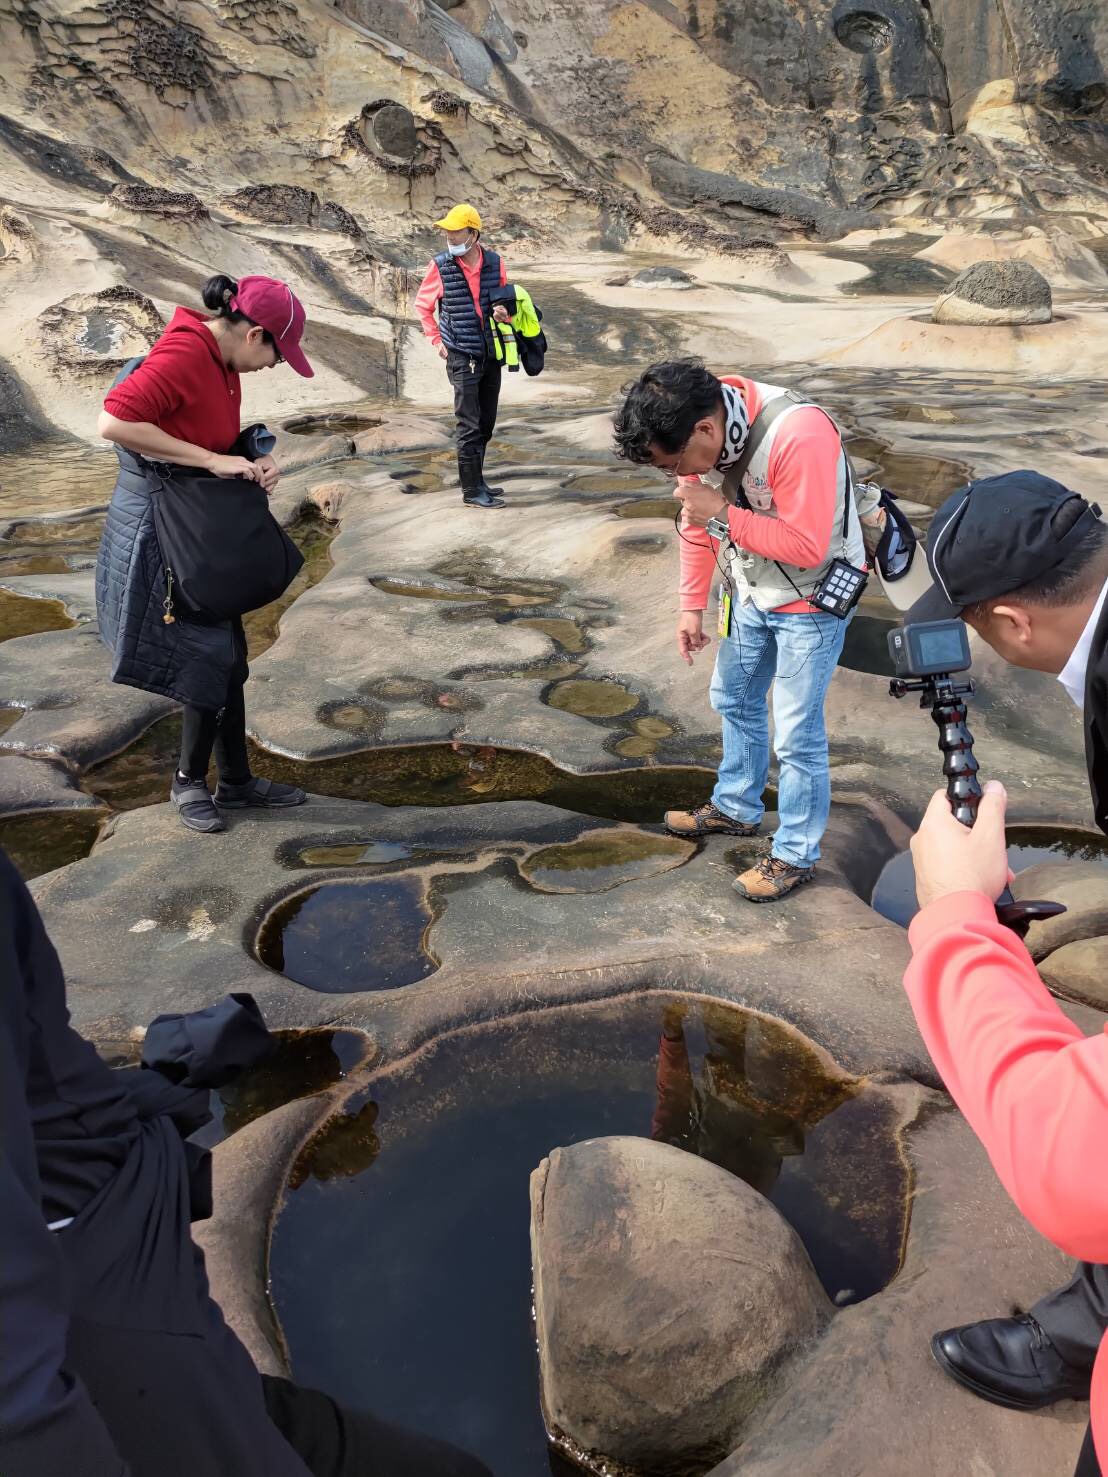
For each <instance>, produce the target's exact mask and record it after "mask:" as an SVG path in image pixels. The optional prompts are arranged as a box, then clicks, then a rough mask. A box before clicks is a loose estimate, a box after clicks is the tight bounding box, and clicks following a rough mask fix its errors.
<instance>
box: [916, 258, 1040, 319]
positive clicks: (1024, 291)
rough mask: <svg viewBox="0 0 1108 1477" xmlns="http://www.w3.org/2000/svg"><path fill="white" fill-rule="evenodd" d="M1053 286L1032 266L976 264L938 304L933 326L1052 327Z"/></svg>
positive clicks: (1006, 263) (991, 262) (957, 279)
mask: <svg viewBox="0 0 1108 1477" xmlns="http://www.w3.org/2000/svg"><path fill="white" fill-rule="evenodd" d="M1051 316H1052V301H1051V294H1050V283H1049V282H1048V281H1047V280H1046V278H1045V277H1044V276H1043V275H1042V273H1041V272H1037V271H1036V270H1035V268H1034V267H1033V266H1031V264H1030V263H1029V262H998V261H985V262H974V264H973V266H972V267H967V268H966V270H965V271H964V272H959V274H958V276H957V277H955V279H954V281H953V282H952V283H951V284H950V286H949V287H947V288H946V290H945V291H944V292H943V293H942V294H941V295H940V296H939V298H938V299H937V300H936V302H935V307H934V310H933V311H932V314H931V320H932V322H933V323H966V324H973V325H976V326H978V327H980V326H982V325H989V326H993V325H996V324H1021V323H1049V322H1050V320H1051Z"/></svg>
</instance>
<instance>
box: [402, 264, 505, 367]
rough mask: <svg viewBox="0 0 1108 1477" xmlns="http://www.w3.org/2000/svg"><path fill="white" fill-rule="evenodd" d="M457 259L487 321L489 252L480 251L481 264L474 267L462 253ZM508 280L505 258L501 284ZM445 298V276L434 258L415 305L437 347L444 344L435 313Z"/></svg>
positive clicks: (478, 307)
mask: <svg viewBox="0 0 1108 1477" xmlns="http://www.w3.org/2000/svg"><path fill="white" fill-rule="evenodd" d="M454 260H455V261H456V262H457V263H458V265H459V267H461V269H462V273H463V275H464V276H465V279H466V281H467V282H468V283H469V290H470V292H471V293H472V294H473V306H474V307H475V308H476V309H477V316H478V318H480V319H482V321H483V320H484V316H485V315H484V314H483V313H482V312H481V268H482V266H483V265H484V262H485V253H484V251H481V252H480V253H479V254H478V257H477V263H476V265H475V266H472V267H471V266H469V265H468V263H466V262H465V261H463V260H462V258H461V257H460V256H459V257H455V258H454ZM507 283H508V264H507V262H506V261H505V260H504V258H503V257H501V258H500V285H501V287H506V286H507ZM441 301H442V275H441V273H440V272H439V268H438V263H437V262H436V261H435V259H434V257H432V258H431V265H430V266H429V267H428V268H427V272H426V275H425V276H424V278H423V281H422V282H421V283H420V284H419V291H418V292H417V293H416V296H415V307H416V312H417V313H418V314H419V321H420V322H421V323H422V324H423V332H424V333H425V334H426V335H427V337H428V338H429V339H430V340H431V343H432V344H433V345H434V347H435V348H436V349H437V348H438V346H439V345H440V344H441V343H442V335H441V334H440V333H439V320H438V319H437V318H436V316H435V314H436V312H437V311H438V306H439V303H440V302H441Z"/></svg>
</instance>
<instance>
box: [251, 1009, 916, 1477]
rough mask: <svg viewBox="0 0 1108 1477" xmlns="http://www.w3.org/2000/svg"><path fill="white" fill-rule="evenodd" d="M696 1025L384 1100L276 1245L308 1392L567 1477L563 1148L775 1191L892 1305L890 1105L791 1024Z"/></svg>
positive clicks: (488, 1038)
mask: <svg viewBox="0 0 1108 1477" xmlns="http://www.w3.org/2000/svg"><path fill="white" fill-rule="evenodd" d="M686 1006H687V1002H686V1004H685V1006H682V1004H680V1003H679V1002H678V1001H675V1000H674V999H673V998H672V997H665V996H646V997H644V996H635V997H630V998H626V999H622V1000H619V1001H614V1002H604V1003H601V1004H599V1005H592V1006H583V1007H575V1008H564V1009H560V1010H551V1011H544V1012H542V1013H539V1014H534V1015H528V1016H521V1017H516V1018H514V1019H511V1020H509V1021H506V1022H501V1023H497V1024H496V1025H495V1026H488V1027H484V1028H479V1029H469V1030H465V1031H461V1032H459V1033H457V1034H455V1035H453V1036H450V1037H447V1038H445V1039H443V1040H441V1041H439V1042H437V1043H433V1044H432V1046H431V1047H430V1048H428V1049H427V1050H425V1051H424V1052H422V1053H420V1054H419V1055H418V1056H417V1057H416V1058H415V1059H414V1060H413V1061H412V1062H411V1063H409V1064H408V1065H406V1066H404V1065H402V1066H401V1067H400V1068H397V1069H395V1070H394V1071H392V1072H390V1073H386V1074H383V1075H382V1076H381V1077H379V1078H378V1080H377V1082H376V1083H375V1084H374V1085H373V1087H372V1089H371V1091H369V1092H367V1094H366V1095H365V1097H364V1098H362V1099H358V1100H356V1101H355V1102H354V1103H353V1104H351V1106H350V1109H349V1115H350V1116H349V1119H348V1120H347V1121H346V1122H345V1123H340V1124H339V1125H336V1126H334V1127H332V1128H331V1129H329V1130H327V1131H325V1132H324V1133H323V1134H322V1135H321V1136H319V1137H318V1138H317V1139H316V1141H315V1142H314V1143H313V1144H312V1145H310V1146H309V1149H308V1151H307V1152H306V1153H305V1154H304V1155H303V1156H302V1158H301V1160H300V1162H299V1163H298V1165H297V1167H296V1171H295V1175H294V1183H295V1185H296V1186H297V1188H296V1189H295V1190H294V1191H293V1193H291V1194H290V1195H289V1197H288V1199H287V1202H286V1204H285V1206H284V1208H283V1210H282V1212H281V1214H280V1217H279V1219H278V1222H277V1225H276V1228H275V1232H274V1239H273V1245H272V1254H271V1264H270V1273H271V1278H272V1291H273V1297H274V1300H275V1305H276V1307H277V1310H278V1313H279V1315H280V1318H281V1321H282V1324H283V1326H284V1330H285V1333H286V1336H287V1338H288V1341H289V1346H290V1349H291V1352H292V1366H293V1374H294V1377H295V1378H297V1379H299V1380H302V1381H304V1382H306V1383H308V1384H315V1385H319V1386H322V1387H324V1388H326V1389H328V1390H330V1391H331V1392H332V1393H334V1394H335V1395H336V1396H338V1397H339V1398H340V1399H345V1400H348V1401H350V1402H351V1403H358V1402H363V1403H366V1404H369V1405H372V1406H373V1407H375V1408H376V1409H378V1410H383V1411H388V1412H389V1414H390V1417H391V1418H392V1419H395V1420H397V1421H401V1422H403V1423H406V1424H409V1425H412V1426H416V1427H418V1428H420V1429H422V1430H425V1431H427V1432H428V1433H431V1434H435V1435H439V1436H442V1437H444V1438H448V1439H453V1440H455V1441H457V1442H459V1443H460V1444H461V1445H463V1446H467V1447H469V1448H470V1449H472V1450H473V1451H475V1452H477V1453H478V1454H480V1455H481V1456H483V1457H484V1459H485V1460H486V1461H487V1462H488V1463H489V1464H490V1465H491V1467H492V1468H493V1470H494V1471H495V1472H496V1473H497V1474H498V1477H540V1474H547V1473H548V1472H549V1470H550V1468H549V1465H548V1453H547V1444H546V1439H545V1433H544V1431H543V1428H542V1422H541V1418H540V1415H539V1410H538V1401H537V1360H536V1355H535V1333H534V1325H533V1322H532V1318H531V1263H530V1249H529V1234H528V1224H529V1201H528V1182H529V1177H530V1174H531V1172H532V1170H533V1169H535V1168H536V1167H537V1165H538V1164H539V1162H540V1160H541V1159H542V1158H543V1157H544V1156H545V1155H546V1154H548V1153H549V1152H550V1150H551V1149H553V1148H554V1147H556V1146H559V1145H566V1144H570V1143H574V1142H577V1141H579V1140H581V1139H585V1138H592V1137H596V1136H598V1135H604V1134H638V1135H641V1136H643V1137H644V1138H648V1137H651V1136H654V1137H657V1138H660V1139H663V1140H665V1141H668V1142H671V1143H674V1144H676V1145H678V1146H679V1147H681V1148H684V1149H686V1150H688V1151H689V1152H692V1153H696V1154H699V1155H702V1156H703V1157H705V1158H708V1159H710V1160H712V1161H713V1162H715V1163H717V1164H719V1165H721V1166H722V1167H723V1168H725V1169H727V1170H728V1171H729V1172H731V1173H733V1174H738V1175H741V1176H742V1177H743V1178H745V1179H746V1180H748V1181H749V1182H750V1183H751V1184H753V1185H755V1186H757V1188H758V1189H759V1190H761V1191H762V1192H763V1193H764V1194H766V1195H768V1196H769V1198H770V1199H771V1200H772V1201H773V1203H774V1204H775V1205H776V1206H777V1207H778V1209H779V1210H780V1211H781V1212H782V1214H783V1215H785V1216H786V1218H787V1219H788V1220H789V1221H790V1222H791V1223H792V1224H793V1226H794V1227H795V1228H796V1229H797V1230H798V1232H799V1234H800V1235H801V1237H802V1239H803V1240H804V1243H805V1245H806V1246H807V1248H808V1252H809V1255H810V1256H811V1257H812V1260H813V1263H814V1265H815V1267H816V1270H817V1272H818V1273H819V1275H820V1277H821V1279H822V1281H823V1283H824V1286H825V1287H826V1288H827V1289H828V1291H829V1293H831V1294H832V1295H833V1296H838V1297H839V1299H840V1301H851V1300H854V1299H856V1298H859V1297H864V1296H867V1295H869V1294H872V1293H873V1292H875V1291H876V1290H877V1289H878V1288H880V1287H881V1286H883V1285H884V1283H885V1282H886V1281H887V1280H888V1279H889V1278H890V1277H891V1276H892V1275H893V1274H894V1273H895V1271H896V1268H897V1265H898V1262H899V1256H900V1247H901V1237H902V1231H903V1221H904V1205H905V1195H906V1191H907V1185H906V1181H905V1170H904V1166H903V1163H902V1160H901V1158H900V1156H899V1154H898V1152H897V1150H896V1146H895V1143H894V1138H893V1132H892V1126H891V1124H890V1122H889V1121H888V1119H887V1116H886V1112H885V1109H884V1107H883V1105H881V1104H880V1103H878V1102H876V1100H875V1099H873V1098H872V1097H871V1096H870V1095H868V1094H864V1093H863V1094H862V1095H861V1096H857V1095H855V1092H856V1089H855V1086H854V1084H853V1082H852V1080H851V1079H848V1078H842V1077H838V1076H835V1075H833V1074H829V1073H828V1072H827V1071H826V1069H825V1067H824V1066H823V1063H822V1059H821V1058H819V1057H818V1056H817V1054H816V1053H815V1052H814V1050H813V1049H812V1048H811V1046H810V1045H808V1044H807V1043H806V1042H804V1040H803V1038H801V1037H799V1036H798V1035H796V1034H795V1033H793V1032H791V1031H789V1030H787V1029H786V1028H784V1027H783V1026H781V1025H780V1024H779V1023H776V1022H774V1021H771V1020H768V1019H767V1018H765V1017H760V1016H752V1015H750V1014H748V1013H746V1012H743V1011H741V1010H739V1009H737V1008H735V1007H732V1006H725V1005H721V1004H704V1005H697V1004H693V1006H692V1008H691V1009H688V1011H687V1013H686ZM663 1033H664V1040H663ZM346 1149H349V1154H348V1155H347V1153H346ZM344 1165H345V1172H344Z"/></svg>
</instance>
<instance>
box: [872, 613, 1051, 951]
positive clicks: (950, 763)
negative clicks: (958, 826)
mask: <svg viewBox="0 0 1108 1477" xmlns="http://www.w3.org/2000/svg"><path fill="white" fill-rule="evenodd" d="M955 626H957V627H960V628H961V629H960V631H959V632H955V631H953V630H951V629H950V628H952V627H955ZM939 627H943V628H944V629H943V630H939ZM956 642H957V643H959V644H960V649H959V650H957V651H956V650H955V649H954V647H955V643H956ZM889 650H890V652H891V654H892V657H893V662H894V665H895V666H896V668H897V670H898V671H905V672H907V673H909V674H910V675H911V677H912V678H913V679H914V680H910V681H905V680H904V678H902V677H894V678H893V680H892V681H891V682H890V683H889V693H890V696H892V697H895V698H902V697H904V696H906V694H908V693H909V692H918V693H919V694H920V700H919V705H920V707H921V708H930V709H931V717H932V720H933V721H934V723H935V724H936V726H937V727H938V730H939V748H940V750H941V751H942V756H943V774H944V775H945V776H946V794H947V799H948V800H949V801H950V808H951V810H952V811H953V812H954V818H955V820H958V821H961V823H962V825H963V826H972V825H973V823H974V821H975V820H976V819H977V807H978V805H979V804H980V803H981V785H980V782H979V781H978V778H977V769H978V765H977V760H976V759H975V758H974V754H973V734H972V733H970V731H969V728H968V726H967V724H966V717H967V711H966V699H967V698H970V697H972V696H973V693H974V690H975V689H974V684H973V681H972V680H971V679H970V678H966V680H965V681H963V682H958V681H956V680H955V678H954V676H953V675H952V673H953V672H954V671H965V670H966V668H967V667H968V666H969V664H970V656H969V643H968V641H967V639H966V635H965V628H964V627H963V626H962V623H961V621H935V622H931V623H929V625H927V626H924V625H919V626H915V627H912V626H905V627H903V628H902V629H900V630H897V631H891V632H890V633H889ZM929 652H930V653H931V654H932V655H934V656H935V657H940V656H941V657H942V658H943V659H945V660H946V661H947V664H948V666H949V668H950V669H951V670H948V671H930V672H928V671H927V670H926V669H927V666H928V665H929V662H928V653H929ZM921 670H922V672H923V675H918V674H920V673H921ZM1065 911H1066V909H1065V905H1064V904H1063V903H1052V902H1046V901H1031V900H1025V901H1019V902H1017V901H1016V899H1015V898H1014V897H1013V896H1012V892H1011V889H1010V888H1008V887H1006V888H1005V889H1004V891H1003V892H1002V893H1001V894H1000V897H999V898H997V901H996V916H997V919H998V921H999V922H1001V923H1003V924H1004V926H1005V928H1010V929H1011V930H1012V932H1013V933H1015V934H1016V935H1017V936H1018V937H1019V938H1021V939H1022V938H1026V936H1027V930H1028V929H1029V928H1030V926H1031V924H1032V923H1035V922H1037V921H1038V920H1039V919H1042V918H1054V917H1056V916H1057V915H1058V914H1059V913H1064V912H1065Z"/></svg>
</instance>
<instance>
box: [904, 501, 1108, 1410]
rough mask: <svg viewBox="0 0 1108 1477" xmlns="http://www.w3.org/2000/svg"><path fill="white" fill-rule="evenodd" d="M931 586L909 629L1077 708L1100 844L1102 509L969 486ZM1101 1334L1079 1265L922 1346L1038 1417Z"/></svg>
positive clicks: (1105, 810)
mask: <svg viewBox="0 0 1108 1477" xmlns="http://www.w3.org/2000/svg"><path fill="white" fill-rule="evenodd" d="M927 563H928V567H929V569H930V571H931V576H932V579H933V580H934V584H933V586H932V588H931V589H930V590H929V591H928V592H927V593H926V594H925V595H923V596H922V597H921V598H920V599H919V600H917V601H916V603H915V604H914V605H913V606H912V608H911V610H910V611H909V612H908V614H907V616H906V617H905V621H906V622H910V621H932V620H949V619H951V618H954V617H958V616H961V617H962V618H963V619H964V620H965V621H966V622H967V624H968V625H970V626H972V627H973V629H974V630H975V631H976V632H977V634H978V635H979V636H980V637H981V639H982V640H983V641H985V642H987V643H988V645H989V646H991V647H992V648H993V649H994V650H995V651H997V652H999V653H1000V655H1001V656H1003V657H1004V658H1005V659H1006V660H1007V661H1009V662H1011V663H1012V664H1013V665H1014V666H1018V667H1028V668H1031V669H1033V670H1035V671H1039V672H1053V673H1054V674H1055V675H1056V676H1057V678H1058V680H1059V682H1061V683H1062V685H1063V686H1064V687H1065V689H1066V691H1067V692H1068V693H1069V694H1070V696H1071V697H1072V698H1073V701H1074V703H1075V704H1076V705H1077V707H1078V708H1079V709H1081V710H1082V712H1083V715H1084V723H1085V752H1086V760H1087V764H1088V770H1089V784H1090V787H1091V790H1092V796H1093V809H1094V813H1095V816H1096V822H1097V825H1098V826H1099V827H1100V829H1101V830H1102V831H1105V832H1106V833H1108V609H1106V608H1105V595H1106V593H1108V524H1105V523H1104V522H1103V521H1102V519H1101V515H1100V508H1099V507H1098V506H1097V505H1096V504H1095V503H1089V502H1087V501H1086V500H1085V498H1083V497H1081V496H1080V495H1079V494H1078V493H1076V492H1073V491H1071V490H1070V489H1069V488H1068V487H1063V486H1062V484H1061V483H1059V482H1054V481H1052V480H1051V479H1050V478H1049V477H1042V476H1040V475H1039V474H1038V473H1037V472H1007V473H1005V474H1004V475H1002V476H998V477H986V478H983V479H982V480H981V481H979V482H971V483H970V484H969V486H968V487H963V488H960V489H959V490H958V491H957V492H955V493H953V494H952V495H951V496H950V497H949V498H947V500H946V502H945V503H943V505H942V507H941V508H940V509H939V510H938V512H937V513H936V514H935V518H934V520H933V522H932V524H931V528H930V530H929V532H928V536H927ZM1106 1328H1108V1267H1105V1266H1096V1265H1093V1264H1091V1263H1088V1262H1083V1263H1080V1264H1079V1265H1078V1268H1077V1271H1076V1273H1075V1275H1074V1277H1073V1279H1072V1280H1071V1281H1070V1282H1069V1283H1068V1285H1067V1286H1065V1287H1063V1288H1060V1289H1059V1290H1058V1291H1057V1292H1053V1293H1050V1294H1049V1295H1048V1296H1047V1297H1045V1298H1043V1299H1042V1300H1041V1301H1040V1302H1038V1303H1036V1304H1035V1306H1034V1307H1033V1308H1032V1309H1031V1310H1030V1312H1028V1313H1025V1314H1023V1315H1021V1316H1019V1317H1014V1318H989V1319H985V1320H984V1321H983V1322H980V1323H970V1324H966V1325H964V1326H963V1327H961V1328H951V1329H947V1330H945V1331H944V1332H943V1333H938V1334H936V1335H935V1336H934V1338H933V1339H932V1340H931V1348H932V1350H933V1352H934V1355H935V1358H936V1359H937V1360H938V1362H939V1364H940V1365H941V1367H942V1368H943V1369H944V1370H945V1371H946V1373H947V1374H949V1375H950V1376H951V1377H952V1378H953V1379H955V1380H957V1381H958V1383H959V1384H961V1385H964V1386H965V1387H966V1388H967V1389H969V1390H972V1391H973V1392H974V1394H976V1395H980V1396H982V1397H983V1398H984V1399H986V1400H991V1401H993V1402H994V1403H995V1404H997V1405H1004V1406H1008V1407H1009V1408H1011V1409H1014V1410H1037V1409H1039V1408H1040V1407H1042V1406H1044V1405H1051V1404H1053V1402H1054V1401H1056V1400H1060V1399H1064V1398H1072V1399H1079V1400H1084V1399H1087V1398H1088V1394H1089V1381H1090V1376H1091V1373H1092V1366H1093V1360H1094V1358H1095V1356H1096V1352H1097V1349H1098V1347H1099V1346H1100V1343H1101V1340H1102V1338H1103V1336H1104V1332H1105V1329H1106Z"/></svg>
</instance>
